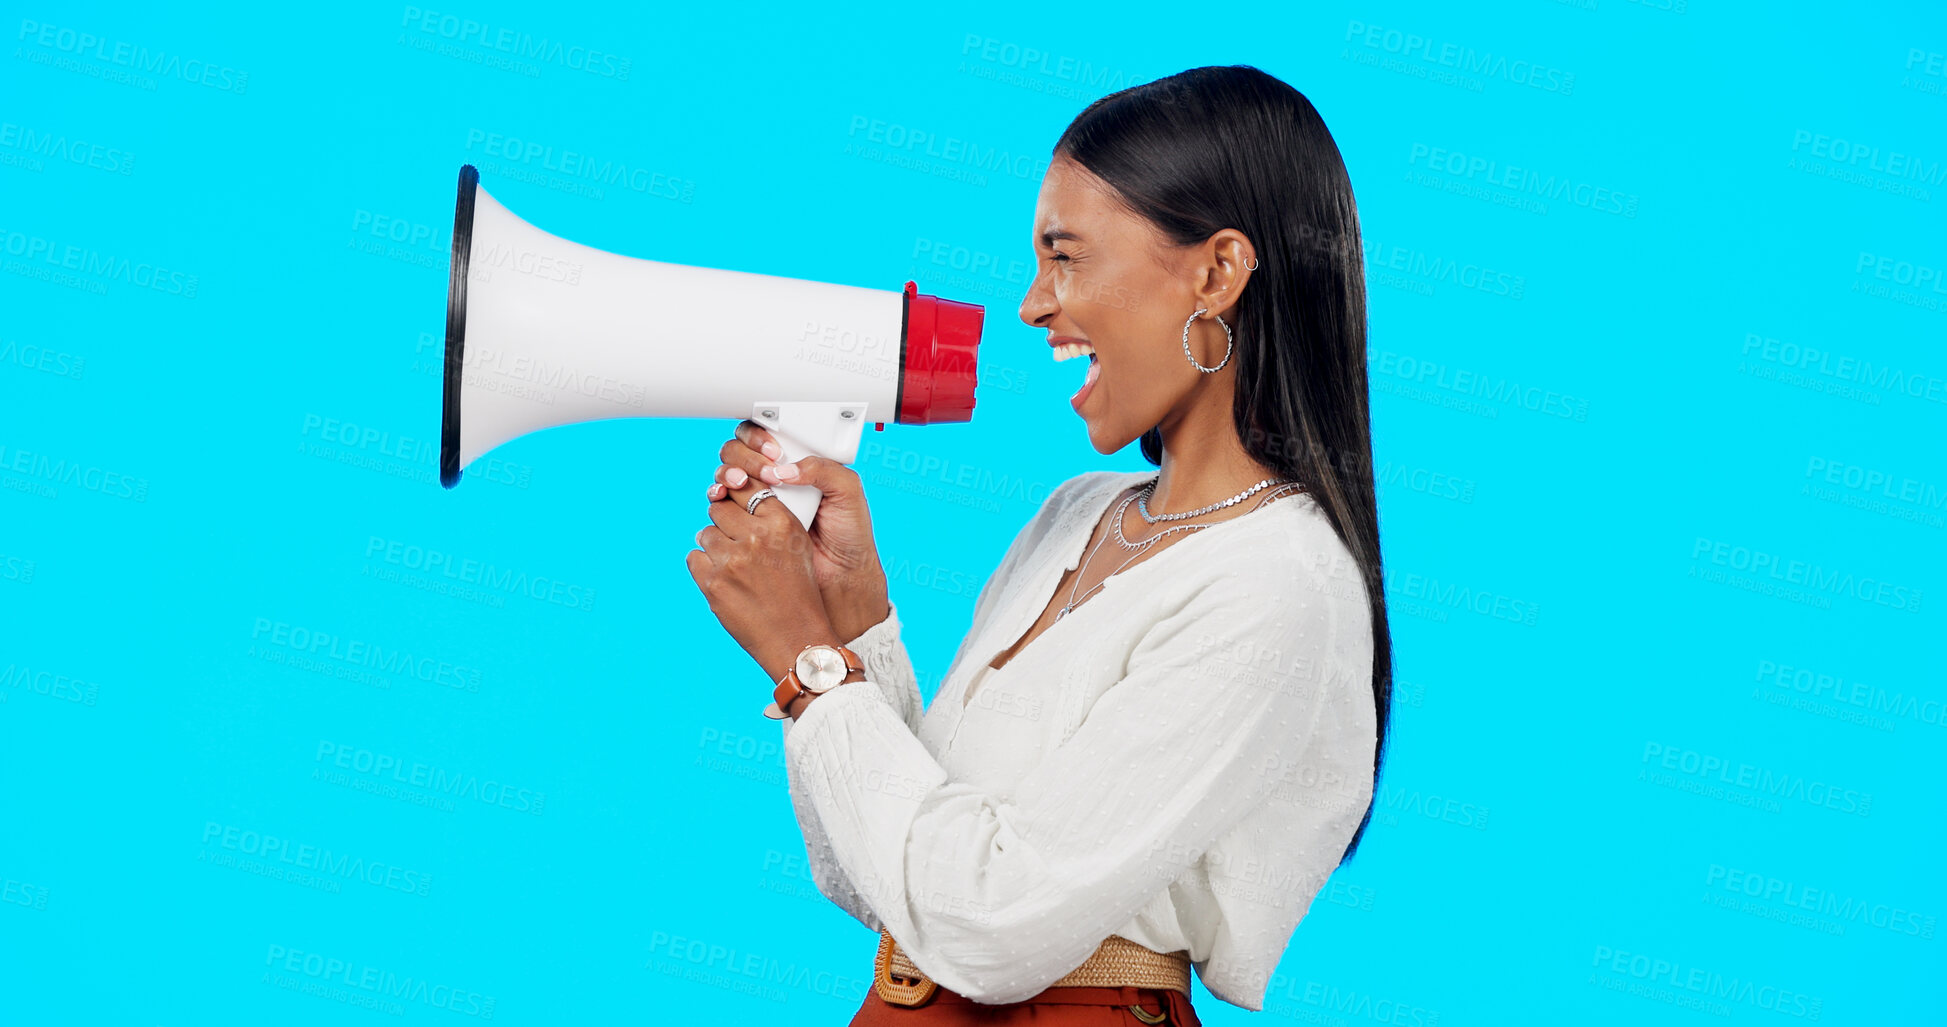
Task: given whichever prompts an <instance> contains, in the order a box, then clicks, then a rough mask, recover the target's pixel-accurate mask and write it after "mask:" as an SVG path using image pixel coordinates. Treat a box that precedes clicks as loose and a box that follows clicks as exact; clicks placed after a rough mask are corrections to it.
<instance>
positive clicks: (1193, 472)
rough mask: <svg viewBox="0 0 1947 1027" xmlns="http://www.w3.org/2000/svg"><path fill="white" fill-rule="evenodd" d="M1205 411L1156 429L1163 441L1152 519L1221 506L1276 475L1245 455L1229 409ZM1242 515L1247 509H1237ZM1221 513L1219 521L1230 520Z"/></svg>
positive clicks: (1225, 407)
mask: <svg viewBox="0 0 1947 1027" xmlns="http://www.w3.org/2000/svg"><path fill="white" fill-rule="evenodd" d="M1212 407H1214V404H1211V405H1206V406H1205V407H1204V409H1203V410H1202V411H1198V412H1195V413H1193V414H1192V415H1190V416H1186V417H1184V418H1182V419H1180V420H1178V421H1177V422H1176V423H1173V424H1165V425H1158V426H1157V427H1158V429H1159V432H1160V434H1161V435H1162V439H1163V463H1162V467H1161V469H1160V472H1159V473H1158V475H1157V479H1156V494H1155V495H1153V496H1151V497H1150V499H1149V504H1148V505H1149V509H1150V511H1151V512H1152V513H1159V514H1160V513H1182V512H1183V511H1185V510H1195V509H1197V508H1198V507H1203V506H1208V505H1210V504H1211V503H1216V502H1221V501H1222V500H1225V499H1229V498H1230V497H1232V496H1234V495H1236V494H1238V493H1239V492H1242V491H1244V490H1245V489H1247V488H1250V487H1251V486H1252V485H1255V484H1257V483H1258V482H1260V481H1263V480H1264V479H1266V478H1278V477H1280V475H1279V474H1278V472H1277V471H1275V470H1273V469H1272V468H1269V467H1266V466H1264V465H1263V464H1261V463H1259V462H1257V460H1255V459H1254V458H1252V456H1251V455H1250V454H1249V453H1248V452H1246V451H1245V449H1244V443H1243V441H1242V440H1240V439H1239V438H1238V437H1237V429H1236V428H1235V427H1233V426H1232V425H1231V422H1230V408H1229V405H1228V404H1225V405H1224V407H1223V409H1222V410H1221V411H1219V410H1214V409H1212ZM1241 508H1242V509H1249V508H1250V507H1249V504H1243V505H1242V507H1241ZM1231 513H1232V511H1229V510H1227V511H1223V512H1222V513H1221V514H1219V516H1225V515H1229V514H1231Z"/></svg>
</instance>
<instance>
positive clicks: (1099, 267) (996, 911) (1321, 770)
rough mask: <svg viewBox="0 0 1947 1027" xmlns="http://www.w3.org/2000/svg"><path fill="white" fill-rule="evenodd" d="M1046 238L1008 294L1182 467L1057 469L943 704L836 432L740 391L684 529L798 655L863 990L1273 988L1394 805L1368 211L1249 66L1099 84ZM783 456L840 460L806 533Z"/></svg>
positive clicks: (956, 1013) (1148, 1015)
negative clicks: (765, 410) (786, 500)
mask: <svg viewBox="0 0 1947 1027" xmlns="http://www.w3.org/2000/svg"><path fill="white" fill-rule="evenodd" d="M1033 235H1034V246H1035V250H1036V254H1037V257H1038V264H1037V273H1036V277H1035V279H1034V281H1033V283H1032V284H1031V286H1030V287H1029V289H1028V293H1027V296H1026V298H1025V299H1024V300H1023V302H1022V304H1021V311H1020V316H1021V320H1022V321H1024V322H1026V323H1027V324H1028V325H1030V326H1032V327H1034V328H1037V329H1042V330H1045V331H1046V332H1047V333H1048V342H1049V344H1050V345H1051V346H1052V347H1053V352H1054V358H1055V359H1056V360H1065V359H1070V358H1073V357H1077V356H1083V355H1086V356H1087V358H1088V360H1089V363H1088V370H1087V374H1086V377H1085V379H1084V382H1083V385H1082V387H1081V389H1080V390H1079V391H1078V392H1076V394H1075V395H1074V397H1073V398H1072V399H1071V400H1070V403H1071V404H1072V405H1073V406H1074V408H1075V410H1076V412H1077V413H1079V414H1080V416H1081V418H1082V420H1083V422H1084V423H1085V424H1086V425H1087V428H1088V434H1089V440H1090V442H1091V443H1092V444H1093V445H1094V447H1095V449H1096V450H1097V451H1098V452H1101V453H1105V454H1106V453H1113V452H1115V451H1117V450H1119V449H1121V448H1122V447H1124V446H1126V445H1127V444H1128V443H1129V442H1130V441H1131V440H1133V439H1136V438H1138V437H1140V438H1141V443H1142V452H1143V455H1144V456H1145V457H1146V458H1147V459H1148V460H1149V461H1150V462H1151V463H1152V464H1156V465H1157V466H1158V467H1159V471H1158V472H1157V473H1153V474H1152V473H1150V472H1146V471H1145V472H1134V473H1121V472H1112V471H1093V472H1088V473H1084V474H1081V475H1079V476H1077V477H1074V478H1071V479H1069V480H1068V481H1066V482H1065V483H1063V484H1062V485H1061V486H1060V487H1058V488H1056V489H1055V490H1054V492H1053V493H1052V494H1050V495H1049V497H1048V498H1047V500H1046V502H1045V503H1044V504H1043V506H1042V508H1041V510H1040V511H1039V512H1038V513H1037V514H1036V515H1035V517H1034V518H1033V519H1032V520H1031V521H1030V522H1029V523H1028V525H1027V526H1026V527H1025V528H1023V529H1022V530H1021V532H1020V533H1019V535H1018V536H1017V537H1016V538H1015V540H1014V543H1013V545H1012V547H1011V548H1010V549H1009V550H1008V552H1007V554H1006V556H1005V557H1004V558H1003V559H1002V561H1001V563H1000V566H999V567H998V568H997V569H996V570H995V572H994V575H993V577H992V578H991V579H990V580H989V581H988V582H987V584H986V586H985V588H984V589H983V590H982V591H981V594H980V598H979V600H978V601H977V603H976V605H975V609H974V616H973V625H972V628H971V630H970V631H969V632H968V634H967V637H966V640H965V641H964V642H963V643H962V644H961V646H960V648H959V652H958V653H957V655H956V656H955V657H954V661H953V664H952V667H951V668H950V670H949V672H948V673H947V675H946V677H945V679H944V680H943V681H942V682H941V684H940V688H939V691H938V693H937V694H936V696H935V698H934V700H933V704H932V706H931V707H930V708H927V709H926V710H925V711H924V713H922V711H921V701H920V695H919V690H918V687H917V683H916V680H915V676H914V673H913V669H912V665H911V662H910V661H909V660H908V659H907V656H906V652H905V649H904V647H903V645H902V644H901V643H900V640H899V621H898V616H897V611H896V610H895V609H894V608H893V606H892V604H891V602H890V600H889V598H888V593H887V589H886V581H885V576H884V574H883V572H882V571H881V569H880V564H879V559H878V555H877V551H876V549H875V548H874V545H873V540H872V529H871V520H870V517H869V516H868V514H867V511H866V505H865V498H864V494H863V491H862V490H861V488H860V484H859V480H858V476H857V475H856V474H854V473H853V472H852V471H850V470H849V469H847V468H846V467H844V466H843V465H840V464H836V463H833V462H831V461H827V460H822V459H817V458H806V459H804V460H800V461H798V462H797V463H796V464H795V465H792V464H789V463H780V462H777V461H778V457H779V455H780V454H779V451H778V449H777V447H776V444H775V442H773V441H772V440H771V439H770V437H769V436H768V435H767V434H766V433H765V432H764V431H763V430H762V429H760V428H758V427H757V426H756V425H754V424H752V423H750V422H748V421H746V422H744V423H743V424H740V425H739V426H738V428H737V432H736V438H734V439H732V440H731V441H730V442H728V443H726V444H725V445H724V447H723V451H722V458H723V466H722V467H721V468H720V469H719V470H718V472H717V483H716V484H713V485H711V486H710V487H709V497H710V500H711V502H710V504H709V511H710V519H711V521H712V524H711V525H710V526H708V527H705V528H704V529H703V530H702V531H701V532H699V533H698V539H697V541H698V545H699V546H701V549H700V550H697V551H692V552H691V553H690V554H689V557H688V560H689V566H690V570H691V573H692V575H693V576H694V577H695V578H696V580H697V583H698V585H699V587H700V588H701V589H702V591H703V592H704V594H705V596H706V597H707V598H708V600H709V602H710V607H711V609H712V611H713V612H715V613H716V615H717V616H718V618H719V619H720V620H721V621H722V622H723V624H724V627H725V628H726V629H727V630H729V631H730V633H731V634H732V635H733V636H734V637H736V639H737V640H738V641H739V643H741V644H742V645H743V646H744V647H745V649H746V650H747V651H749V652H750V654H751V655H752V656H753V657H754V658H755V659H756V660H757V662H758V663H759V664H761V665H762V666H763V668H764V670H765V673H767V674H768V675H770V677H771V678H772V680H779V679H783V678H785V677H786V675H787V674H790V675H792V678H791V680H788V681H785V682H784V683H783V684H782V685H780V686H779V688H778V689H777V691H776V693H775V694H776V696H777V698H778V702H779V703H780V704H781V705H782V711H781V712H780V713H777V714H774V715H776V716H788V717H789V718H790V719H788V720H786V721H785V723H784V728H783V730H784V748H785V758H786V765H787V767H788V768H789V780H790V790H791V797H792V801H793V805H794V808H795V809H796V812H797V817H798V821H799V825H800V827H801V828H802V830H803V832H804V836H805V843H806V848H807V850H808V852H809V854H810V856H811V859H812V867H813V868H814V877H815V879H816V880H817V883H818V886H819V888H820V890H821V891H822V892H823V893H824V894H825V895H827V896H828V897H830V898H831V899H832V900H833V901H834V902H836V903H838V904H839V905H840V906H842V907H843V908H844V909H845V910H846V911H847V912H849V913H851V914H852V915H853V916H855V917H857V918H858V919H859V920H860V921H861V922H862V923H864V924H865V925H866V926H867V927H870V928H873V929H875V930H879V931H880V950H879V954H878V958H877V960H876V961H875V963H874V971H875V972H874V981H875V983H874V987H873V990H872V991H871V992H870V993H868V995H867V996H866V999H865V1004H864V1006H863V1007H862V1008H861V1009H860V1010H859V1013H858V1015H857V1016H856V1018H855V1019H854V1020H853V1021H852V1023H853V1024H855V1025H859V1024H864V1025H880V1024H949V1023H973V1022H979V1023H983V1024H993V1023H1010V1024H1011V1023H1017V1022H1026V1021H1028V1020H1030V1019H1032V1020H1034V1022H1036V1023H1101V1024H1107V1023H1161V1022H1168V1023H1181V1024H1196V1023H1197V1017H1196V1014H1195V1012H1194V1011H1193V1010H1192V1009H1191V1008H1190V1005H1189V984H1188V970H1189V967H1190V966H1191V965H1194V966H1195V968H1196V971H1197V974H1198V976H1199V977H1200V978H1201V979H1202V980H1203V982H1204V984H1205V985H1206V986H1207V987H1208V988H1209V990H1210V992H1211V994H1212V995H1214V996H1216V997H1217V998H1220V999H1223V1000H1225V1001H1227V1002H1231V1003H1234V1004H1236V1005H1239V1006H1242V1007H1243V1008H1246V1009H1253V1010H1255V1009H1261V1008H1263V1000H1264V993H1265V990H1266V987H1267V986H1268V984H1269V981H1270V975H1271V973H1272V971H1273V970H1274V969H1275V967H1276V966H1277V964H1278V961H1279V958H1280V957H1281V956H1282V954H1283V952H1284V948H1285V945H1286V943H1287V942H1288V941H1289V939H1290V937H1291V934H1292V931H1293V930H1294V929H1295V928H1296V926H1297V923H1298V921H1299V919H1300V918H1302V917H1303V916H1304V913H1305V911H1306V910H1307V909H1308V908H1309V906H1310V904H1311V901H1312V899H1313V897H1314V895H1315V894H1316V893H1317V891H1318V889H1319V888H1320V887H1321V886H1322V885H1323V884H1324V882H1325V879H1326V878H1327V877H1328V876H1329V875H1330V874H1331V872H1332V870H1333V869H1334V868H1335V867H1336V866H1337V865H1338V864H1339V863H1340V862H1341V861H1342V860H1343V859H1344V858H1347V857H1349V856H1351V854H1352V853H1353V852H1354V851H1355V850H1356V848H1357V845H1358V841H1359V838H1360V836H1361V835H1362V834H1363V832H1364V830H1365V826H1366V822H1367V820H1368V819H1369V817H1370V808H1371V799H1372V795H1373V791H1374V788H1375V783H1376V780H1377V773H1378V767H1379V759H1380V752H1381V750H1382V749H1383V746H1384V738H1385V724H1386V720H1387V709H1388V706H1389V701H1388V700H1389V695H1390V683H1391V670H1390V668H1391V646H1390V642H1389V636H1388V632H1387V625H1386V607H1385V595H1384V590H1383V587H1382V578H1381V572H1380V554H1379V537H1378V536H1379V532H1378V512H1377V509H1376V504H1375V500H1374V494H1373V480H1372V472H1371V466H1372V465H1371V455H1370V454H1371V450H1372V447H1371V438H1370V428H1369V424H1368V416H1367V389H1366V372H1365V331H1366V324H1365V320H1366V319H1365V286H1364V280H1363V277H1362V273H1361V269H1362V259H1363V258H1362V253H1361V249H1360V246H1359V232H1358V217H1357V212H1356V210H1355V208H1354V205H1353V198H1352V189H1351V185H1350V182H1349V181H1348V178H1347V175H1346V171H1345V165H1344V163H1343V161H1342V160H1341V158H1340V156H1339V153H1338V149H1337V147H1336V145H1335V144H1334V143H1333V141H1332V138H1331V135H1330V133H1328V132H1327V131H1326V129H1325V125H1324V122H1323V121H1322V120H1321V119H1320V118H1319V116H1318V113H1317V112H1316V111H1315V110H1314V109H1313V108H1312V106H1311V104H1310V103H1309V102H1308V101H1307V100H1306V99H1305V98H1304V97H1303V96H1302V95H1300V94H1299V93H1298V92H1297V91H1296V90H1295V89H1292V88H1291V87H1290V86H1289V85H1286V84H1285V83H1283V82H1281V81H1279V80H1278V79H1276V78H1273V77H1271V76H1269V75H1266V74H1264V73H1263V72H1261V71H1258V70H1256V69H1254V68H1249V67H1210V68H1197V69H1194V70H1191V71H1186V72H1184V73H1182V74H1179V75H1174V76H1171V77H1169V78H1165V79H1162V80H1159V81H1156V82H1152V83H1148V84H1145V85H1141V86H1136V87H1133V88H1130V89H1126V90H1123V91H1122V92H1119V93H1115V94H1112V95H1110V96H1107V97H1104V98H1102V99H1101V100H1098V101H1096V102H1095V103H1093V104H1091V105H1090V106H1089V107H1088V108H1087V109H1086V110H1084V111H1083V112H1082V113H1081V114H1080V115H1079V116H1078V117H1077V118H1076V119H1075V121H1074V122H1073V123H1072V124H1071V125H1069V126H1068V129H1067V131H1066V132H1064V133H1063V134H1062V137H1061V139H1060V140H1059V141H1058V142H1057V143H1056V145H1055V152H1054V158H1053V159H1052V161H1051V163H1050V167H1049V170H1048V173H1047V175H1046V177H1045V178H1044V180H1043V182H1042V186H1041V191H1040V195H1039V198H1038V201H1037V206H1036V209H1035V223H1034V227H1033ZM781 482H782V483H794V484H809V485H813V486H816V487H817V488H818V489H819V490H820V491H822V492H823V493H824V497H825V498H824V500H823V505H822V506H821V508H820V510H819V513H818V517H817V519H816V520H815V521H814V523H813V526H812V530H811V532H810V533H809V534H806V533H805V532H804V531H803V529H802V528H800V527H799V524H798V522H797V520H796V518H795V517H794V516H793V515H792V514H791V513H790V512H789V511H788V510H786V509H784V507H783V505H782V504H781V503H765V502H764V501H763V499H761V498H758V497H760V496H761V495H762V492H763V487H764V486H765V485H766V484H778V483H781ZM1132 507H1133V509H1132ZM1043 634H1049V635H1051V637H1050V638H1048V639H1047V640H1046V641H1042V640H1040V639H1041V636H1042V635H1043ZM841 645H842V646H843V648H844V650H846V651H847V652H844V653H839V654H836V655H834V654H833V653H832V652H831V651H830V650H829V649H823V648H817V649H813V650H812V652H813V653H814V654H815V655H813V656H807V657H806V659H807V660H809V661H811V662H810V663H807V662H804V661H800V660H798V659H797V657H798V656H799V654H800V653H801V652H803V651H805V650H806V649H807V647H814V646H829V647H838V646H841ZM853 654H856V657H857V659H856V660H855V659H853V658H852V656H853ZM818 659H831V660H833V661H834V662H833V664H832V666H830V667H829V668H827V669H823V670H821V669H820V668H819V667H817V666H816V665H815V664H816V663H817V661H818ZM841 659H842V660H844V664H843V665H839V664H838V663H836V662H835V661H837V660H841ZM858 664H862V665H863V670H862V671H860V670H856V669H851V668H852V667H853V666H856V665H858ZM841 673H842V674H843V676H842V677H840V674H841ZM807 678H811V679H816V680H817V681H818V682H819V683H818V684H816V685H815V687H818V688H824V689H825V690H823V691H816V692H812V691H806V690H805V686H804V681H805V679H807ZM866 682H870V683H869V684H867V683H866ZM755 694H756V690H755V689H753V696H755ZM848 960H856V962H852V963H851V965H852V966H855V967H858V968H859V969H860V970H861V971H863V969H864V968H863V965H862V964H863V963H864V959H863V955H862V954H859V955H857V956H847V955H845V954H836V955H834V956H833V957H832V959H831V961H830V962H831V965H832V966H833V967H834V968H837V967H839V966H842V965H845V964H846V962H847V961H848Z"/></svg>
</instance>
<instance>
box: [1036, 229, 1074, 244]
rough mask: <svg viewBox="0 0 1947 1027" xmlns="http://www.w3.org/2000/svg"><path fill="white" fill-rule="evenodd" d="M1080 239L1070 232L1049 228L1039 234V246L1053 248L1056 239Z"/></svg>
mask: <svg viewBox="0 0 1947 1027" xmlns="http://www.w3.org/2000/svg"><path fill="white" fill-rule="evenodd" d="M1080 238H1081V236H1079V235H1076V234H1075V233H1073V232H1070V231H1068V230H1066V229H1062V228H1051V229H1049V230H1047V231H1045V232H1043V233H1041V245H1043V246H1053V245H1054V244H1055V240H1057V239H1080Z"/></svg>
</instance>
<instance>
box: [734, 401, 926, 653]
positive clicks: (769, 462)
mask: <svg viewBox="0 0 1947 1027" xmlns="http://www.w3.org/2000/svg"><path fill="white" fill-rule="evenodd" d="M719 455H720V456H721V457H722V459H723V466H721V467H718V468H717V476H716V477H717V481H718V482H720V483H722V484H719V485H715V486H712V487H711V489H710V498H711V499H712V500H715V499H718V498H719V497H721V496H722V495H724V493H725V491H726V489H728V490H731V491H734V490H736V489H739V488H743V487H744V486H745V485H746V484H747V483H748V482H750V481H752V480H753V479H754V480H756V481H757V482H759V483H761V484H765V485H810V486H812V487H814V488H816V489H817V490H818V491H819V492H822V493H823V494H824V498H823V499H822V500H821V501H820V502H819V504H818V516H816V517H814V518H812V521H811V532H810V536H809V537H810V542H811V567H812V573H813V576H814V578H815V579H816V580H817V582H818V594H819V596H820V598H821V599H822V600H823V602H824V605H825V613H826V615H827V616H828V617H829V618H830V619H831V623H832V627H833V628H835V629H836V630H837V631H838V633H839V636H840V637H839V640H840V641H841V642H849V641H851V640H852V639H854V638H857V637H858V636H859V635H861V634H864V633H865V629H867V628H869V627H871V626H872V625H874V624H877V623H879V622H880V621H882V620H885V619H886V615H887V614H889V613H891V612H892V607H891V605H890V603H889V602H888V599H887V591H886V573H885V571H884V569H882V568H881V567H880V564H879V547H878V545H877V544H875V543H874V542H873V539H872V515H871V514H870V513H869V512H868V511H867V510H866V507H865V488H864V486H863V484H862V483H861V482H860V481H859V476H858V473H857V472H855V471H853V470H852V469H851V468H849V467H847V466H845V465H844V464H841V463H839V462H837V461H835V460H827V459H825V458H824V457H821V456H808V457H805V458H804V459H802V460H799V461H797V463H796V465H795V466H793V465H792V464H788V463H787V464H783V465H781V466H780V465H778V464H777V461H778V460H779V458H781V457H782V456H783V450H781V449H779V448H778V444H777V440H776V439H774V438H773V437H772V436H771V433H770V432H768V431H766V430H765V429H764V428H763V426H762V425H759V424H758V423H757V422H755V421H750V420H746V421H743V422H740V423H739V424H738V425H737V432H736V437H735V438H732V439H731V440H730V441H728V442H726V443H724V444H723V449H722V451H721V452H720V454H719ZM791 472H795V474H794V476H792V477H784V476H783V474H784V473H791ZM751 491H754V490H750V491H746V492H745V493H744V494H745V495H746V496H748V495H750V494H751ZM766 505H768V504H766ZM779 505H782V504H779ZM758 509H759V510H760V511H761V510H762V509H763V507H762V506H760V507H759V508H758ZM787 512H788V511H787ZM794 519H795V518H794Z"/></svg>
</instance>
